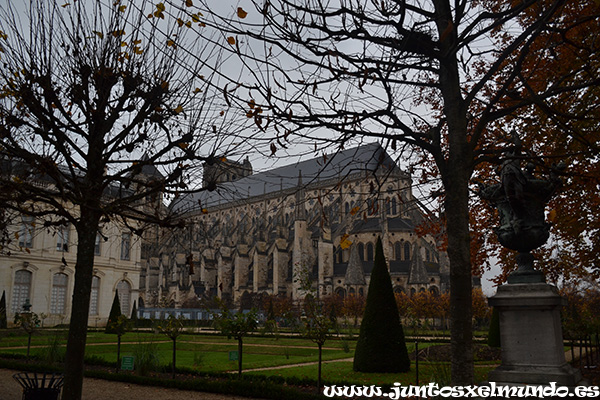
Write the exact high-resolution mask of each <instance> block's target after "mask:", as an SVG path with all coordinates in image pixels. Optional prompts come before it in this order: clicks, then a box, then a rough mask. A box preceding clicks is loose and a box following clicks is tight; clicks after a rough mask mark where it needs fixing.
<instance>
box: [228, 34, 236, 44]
mask: <svg viewBox="0 0 600 400" xmlns="http://www.w3.org/2000/svg"><path fill="white" fill-rule="evenodd" d="M227 43H229V44H231V45H234V44H235V38H234V37H233V36H229V37H228V38H227Z"/></svg>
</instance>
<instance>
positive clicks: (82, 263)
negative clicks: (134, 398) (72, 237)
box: [62, 196, 100, 400]
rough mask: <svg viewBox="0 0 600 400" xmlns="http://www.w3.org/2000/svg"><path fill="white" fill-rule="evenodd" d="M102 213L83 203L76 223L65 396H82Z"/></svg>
mask: <svg viewBox="0 0 600 400" xmlns="http://www.w3.org/2000/svg"><path fill="white" fill-rule="evenodd" d="M99 198H100V197H99V196H98V199H99ZM99 215H100V214H99V212H98V211H96V210H93V209H88V208H86V207H81V217H80V221H79V223H78V224H77V236H78V244H77V261H76V264H75V287H74V288H73V301H72V303H71V304H72V306H71V320H70V323H69V337H68V339H67V352H66V355H65V380H64V388H63V395H62V400H81V395H82V385H83V369H84V363H83V359H84V354H85V344H86V338H87V323H88V313H89V307H90V292H91V289H92V277H93V272H94V269H93V268H94V248H95V245H96V232H97V231H98V221H99V219H100V217H99Z"/></svg>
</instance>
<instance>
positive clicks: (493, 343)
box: [488, 307, 501, 347]
mask: <svg viewBox="0 0 600 400" xmlns="http://www.w3.org/2000/svg"><path fill="white" fill-rule="evenodd" d="M488 346H490V347H500V346H501V343H500V314H499V313H498V309H497V308H496V307H494V308H493V309H492V320H491V321H490V330H489V332H488Z"/></svg>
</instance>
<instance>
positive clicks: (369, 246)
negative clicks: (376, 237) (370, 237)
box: [367, 243, 374, 261]
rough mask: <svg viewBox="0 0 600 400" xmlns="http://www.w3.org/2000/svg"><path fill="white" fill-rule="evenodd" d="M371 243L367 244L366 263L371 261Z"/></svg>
mask: <svg viewBox="0 0 600 400" xmlns="http://www.w3.org/2000/svg"><path fill="white" fill-rule="evenodd" d="M373 253H374V252H373V243H367V261H373Z"/></svg>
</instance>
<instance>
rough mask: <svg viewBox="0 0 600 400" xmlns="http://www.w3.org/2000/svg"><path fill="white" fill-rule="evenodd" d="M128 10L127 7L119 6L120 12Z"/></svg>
mask: <svg viewBox="0 0 600 400" xmlns="http://www.w3.org/2000/svg"><path fill="white" fill-rule="evenodd" d="M126 8H127V6H119V11H120V12H125V9H126Z"/></svg>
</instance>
